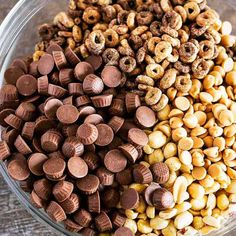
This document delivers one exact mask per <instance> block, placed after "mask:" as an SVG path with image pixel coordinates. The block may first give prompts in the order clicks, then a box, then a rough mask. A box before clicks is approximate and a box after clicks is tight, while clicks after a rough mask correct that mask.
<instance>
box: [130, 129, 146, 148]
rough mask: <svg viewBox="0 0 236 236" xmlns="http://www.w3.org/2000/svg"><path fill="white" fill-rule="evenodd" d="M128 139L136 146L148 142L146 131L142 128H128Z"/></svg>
mask: <svg viewBox="0 0 236 236" xmlns="http://www.w3.org/2000/svg"><path fill="white" fill-rule="evenodd" d="M128 139H129V141H130V142H131V143H132V144H133V145H135V146H138V147H140V146H141V147H143V146H145V145H147V143H148V136H147V135H146V133H145V132H144V131H143V130H141V129H137V128H132V129H130V130H129V132H128Z"/></svg>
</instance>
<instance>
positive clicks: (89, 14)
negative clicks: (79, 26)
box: [82, 7, 101, 25]
mask: <svg viewBox="0 0 236 236" xmlns="http://www.w3.org/2000/svg"><path fill="white" fill-rule="evenodd" d="M82 18H83V21H84V22H86V23H87V24H89V25H92V24H96V23H98V22H99V20H100V18H101V15H100V13H99V11H98V9H97V8H96V7H87V8H86V9H85V11H84V13H83V16H82Z"/></svg>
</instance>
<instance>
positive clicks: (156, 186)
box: [144, 182, 161, 206]
mask: <svg viewBox="0 0 236 236" xmlns="http://www.w3.org/2000/svg"><path fill="white" fill-rule="evenodd" d="M159 188H161V186H160V185H159V184H157V183H155V182H152V183H151V184H150V185H149V186H148V187H147V188H146V189H145V191H144V198H145V201H146V203H147V204H148V205H149V206H153V205H152V196H153V193H154V192H155V190H157V189H159Z"/></svg>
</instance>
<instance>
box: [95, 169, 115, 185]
mask: <svg viewBox="0 0 236 236" xmlns="http://www.w3.org/2000/svg"><path fill="white" fill-rule="evenodd" d="M96 175H97V177H98V178H99V180H100V184H102V185H104V186H111V185H112V184H113V183H114V174H113V173H112V172H110V171H109V170H107V169H106V168H104V167H100V168H99V169H98V170H97V172H96Z"/></svg>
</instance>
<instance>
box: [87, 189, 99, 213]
mask: <svg viewBox="0 0 236 236" xmlns="http://www.w3.org/2000/svg"><path fill="white" fill-rule="evenodd" d="M88 210H89V211H90V212H94V213H98V214H99V213H100V211H101V202H100V194H99V192H98V191H96V192H95V193H94V194H92V195H89V196H88Z"/></svg>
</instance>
